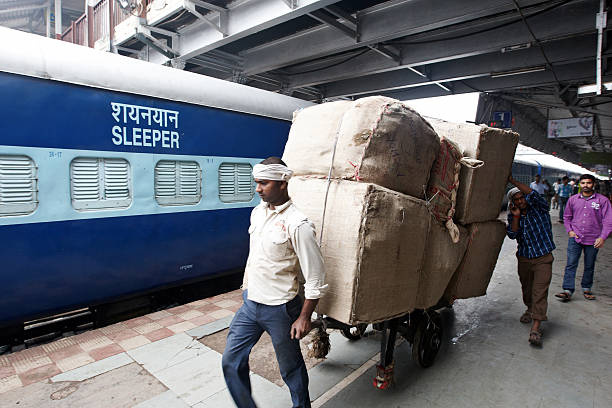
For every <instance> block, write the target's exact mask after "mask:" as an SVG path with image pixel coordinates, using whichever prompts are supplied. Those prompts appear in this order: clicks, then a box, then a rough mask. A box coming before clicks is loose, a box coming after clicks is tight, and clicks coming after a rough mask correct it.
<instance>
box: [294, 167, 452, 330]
mask: <svg viewBox="0 0 612 408" xmlns="http://www.w3.org/2000/svg"><path fill="white" fill-rule="evenodd" d="M327 183H328V182H327V181H326V180H321V179H312V178H303V177H293V178H292V179H291V180H290V181H289V193H290V195H291V198H292V200H293V202H294V203H295V205H296V206H297V207H298V208H299V209H300V211H302V212H303V213H304V214H305V215H306V216H308V218H309V219H310V220H311V221H313V222H314V224H315V225H316V228H317V232H318V234H319V236H320V237H321V234H322V245H321V252H322V254H323V260H324V264H325V279H326V283H328V284H329V289H328V291H327V293H326V294H325V296H323V298H321V300H320V302H319V306H318V312H319V313H323V314H326V315H328V316H330V317H332V318H334V319H336V320H339V321H341V322H343V323H347V324H356V323H359V322H377V321H383V320H387V319H390V318H393V317H397V316H401V315H403V314H405V313H408V312H410V311H412V310H413V309H414V308H415V307H416V301H417V295H418V287H419V277H420V275H421V268H422V265H423V255H424V250H425V245H426V238H427V236H428V232H429V228H430V225H431V223H432V217H431V216H430V215H429V213H428V211H427V209H426V207H425V202H424V201H422V200H419V199H416V198H414V197H410V196H407V195H404V194H401V193H398V192H396V191H392V190H389V189H386V188H384V187H381V186H378V185H375V184H370V183H358V182H353V181H346V180H331V181H330V186H329V195H328V199H327V205H326V208H325V221H324V224H323V227H322V228H321V226H322V214H323V207H324V205H325V193H326V188H327ZM447 240H448V238H447ZM441 286H442V289H441V290H442V291H443V290H444V287H445V284H444V285H441Z"/></svg>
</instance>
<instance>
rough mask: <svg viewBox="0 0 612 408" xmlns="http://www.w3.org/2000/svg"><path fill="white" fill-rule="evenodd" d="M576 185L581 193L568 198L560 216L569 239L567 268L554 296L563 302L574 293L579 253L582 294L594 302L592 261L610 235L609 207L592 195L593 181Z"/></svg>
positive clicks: (611, 215) (589, 177) (584, 179)
mask: <svg viewBox="0 0 612 408" xmlns="http://www.w3.org/2000/svg"><path fill="white" fill-rule="evenodd" d="M579 183H580V190H581V193H580V194H576V195H573V196H571V197H570V199H569V200H568V202H567V206H566V207H565V212H564V213H563V220H564V221H565V223H564V225H565V230H566V231H567V233H568V235H569V242H568V244H567V266H566V267H565V275H564V276H563V292H561V293H557V294H556V295H555V296H556V297H558V298H559V299H561V300H562V301H563V302H567V301H569V300H570V299H571V298H572V294H573V293H574V286H575V279H576V268H577V267H578V261H579V260H580V254H581V253H582V251H584V273H583V275H582V282H581V284H582V291H583V293H584V298H585V299H587V300H595V296H594V295H593V293H592V292H591V286H592V285H593V272H594V270H595V259H596V258H597V251H598V250H599V248H601V247H602V246H603V244H604V241H605V240H606V238H608V235H609V234H610V232H611V231H612V207H611V206H610V201H609V200H608V198H606V197H605V196H603V195H601V194H598V193H596V192H595V190H594V187H595V177H593V176H592V175H590V174H583V175H582V176H580V181H579Z"/></svg>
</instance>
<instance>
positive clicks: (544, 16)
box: [0, 0, 612, 163]
mask: <svg viewBox="0 0 612 408" xmlns="http://www.w3.org/2000/svg"><path fill="white" fill-rule="evenodd" d="M36 1H37V0H23V1H21V0H20V1H17V0H0V24H3V22H2V20H1V18H2V14H1V13H2V11H1V10H2V7H4V6H5V5H6V4H9V3H10V4H13V3H26V2H36ZM63 1H64V2H65V3H66V4H68V3H69V2H70V0H63ZM79 1H81V0H79ZM102 1H110V0H102ZM114 1H115V2H116V3H117V4H118V3H123V6H125V5H126V4H127V5H128V6H129V7H132V8H133V10H137V13H140V14H139V15H140V16H141V17H143V16H144V17H143V20H142V21H144V23H142V22H141V23H139V24H143V27H144V28H143V27H140V28H137V29H136V30H124V32H129V33H136V34H134V35H132V36H131V37H129V36H128V37H125V38H121V39H119V38H118V36H117V37H116V38H115V43H114V44H113V45H114V50H115V51H116V52H119V53H121V54H125V55H130V56H133V57H137V58H141V59H146V60H149V61H151V62H154V63H159V64H168V65H172V66H175V67H177V68H181V69H185V70H189V71H193V72H197V73H201V74H205V75H210V76H213V77H217V78H223V79H227V80H231V81H236V82H240V83H245V84H248V85H251V86H255V87H259V88H263V89H267V90H271V91H276V92H282V93H285V94H290V95H293V96H296V97H299V98H302V99H306V100H311V101H316V102H320V101H328V100H335V99H354V98H359V97H363V96H368V95H386V96H390V97H394V98H397V99H400V100H408V99H416V98H424V97H430V96H441V95H450V94H458V93H466V92H482V93H483V94H482V95H483V97H481V101H480V106H479V111H478V113H477V117H476V121H477V122H479V123H491V122H496V118H498V116H496V115H497V114H496V113H495V112H502V113H503V112H511V115H512V118H511V120H510V122H508V123H505V125H506V126H507V125H509V126H511V127H512V128H514V129H515V130H517V131H519V133H521V142H522V143H524V144H527V145H529V146H532V147H535V148H537V149H539V150H542V151H544V152H547V153H551V154H555V155H558V156H559V157H562V158H564V159H566V160H569V161H571V162H574V163H579V162H581V161H585V160H584V159H585V157H584V156H583V155H582V153H601V154H604V155H603V156H602V155H600V156H598V157H599V158H598V159H597V160H599V161H598V162H599V163H604V162H606V160H607V159H606V157H607V156H606V154H607V153H608V152H611V151H612V103H611V102H612V99H611V96H612V95H610V94H608V88H610V89H612V83H610V81H612V75H610V71H609V68H608V58H609V57H610V55H611V54H610V51H608V47H607V44H608V43H607V28H608V26H609V24H608V20H607V19H605V18H603V17H602V16H604V14H599V16H600V17H597V16H598V13H600V11H601V10H603V11H604V12H605V11H606V1H605V0H461V1H449V0H387V1H381V0H342V1H334V0H235V1H224V0H207V1H204V0H180V1H178V0H114ZM40 2H44V1H43V0H40V1H39V3H40ZM81 2H82V1H81ZM89 2H90V3H96V1H94V0H89ZM143 5H144V8H143ZM602 5H603V8H602ZM133 10H132V14H134V13H133ZM165 10H166V11H167V12H166V11H165ZM164 13H165V14H164ZM598 21H599V24H598V23H597V22H598ZM124 24H125V23H124ZM598 26H599V27H600V28H599V29H598ZM94 30H95V28H94ZM115 31H116V32H117V30H115ZM138 33H141V34H140V35H139V34H138ZM142 33H144V34H142ZM145 34H146V35H148V37H147V36H146V35H145ZM598 60H599V61H600V63H598ZM598 72H599V73H600V77H599V82H598V76H597V73H598ZM597 83H599V84H601V86H600V87H593V86H591V87H587V86H589V85H594V84H597ZM606 85H608V86H606ZM598 90H599V91H598ZM582 117H592V118H593V126H592V131H591V133H589V134H586V135H581V136H577V137H561V138H556V139H555V140H550V139H549V138H547V130H548V120H550V119H567V118H574V119H575V118H582ZM587 121H588V118H587ZM495 124H497V122H496V123H495ZM610 163H612V160H611V161H610Z"/></svg>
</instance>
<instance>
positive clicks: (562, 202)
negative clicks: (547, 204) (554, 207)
mask: <svg viewBox="0 0 612 408" xmlns="http://www.w3.org/2000/svg"><path fill="white" fill-rule="evenodd" d="M567 200H569V197H559V220H560V221H563V212H564V211H565V205H566V204H567Z"/></svg>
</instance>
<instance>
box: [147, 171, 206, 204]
mask: <svg viewBox="0 0 612 408" xmlns="http://www.w3.org/2000/svg"><path fill="white" fill-rule="evenodd" d="M154 177H155V180H154V184H155V200H157V202H158V203H159V204H160V205H189V204H197V203H199V202H200V199H201V198H202V171H201V170H200V165H199V164H198V163H197V162H195V161H173V160H161V161H159V162H157V165H156V166H155V176H154Z"/></svg>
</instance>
